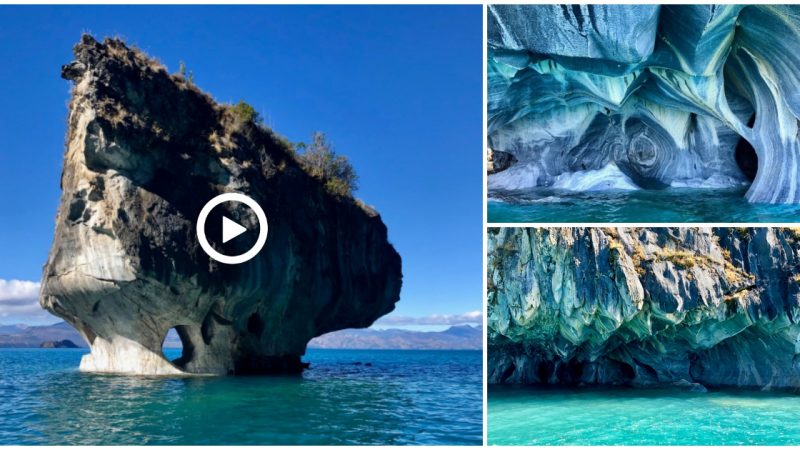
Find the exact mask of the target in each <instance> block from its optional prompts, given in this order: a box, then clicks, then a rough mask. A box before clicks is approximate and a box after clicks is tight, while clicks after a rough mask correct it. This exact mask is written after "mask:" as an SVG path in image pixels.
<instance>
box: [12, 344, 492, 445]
mask: <svg viewBox="0 0 800 450" xmlns="http://www.w3.org/2000/svg"><path fill="white" fill-rule="evenodd" d="M84 352H85V350H68V349H57V350H51V349H0V444H85V445H95V444H242V445H247V444H264V445H266V444H387V445H389V444H472V445H480V444H481V442H482V432H483V430H482V423H483V420H482V398H483V395H482V381H481V380H482V357H481V352H480V351H391V350H383V351H369V350H360V351H359V350H309V352H308V354H307V355H306V357H305V358H304V359H305V360H306V361H309V362H310V363H311V369H310V370H308V371H306V372H305V373H304V374H303V375H302V376H294V377H202V378H200V377H197V378H144V377H123V376H110V375H90V374H83V373H80V372H78V371H77V370H76V368H77V367H78V364H79V362H80V357H81V355H82V354H84ZM357 363H362V364H357ZM366 363H370V364H371V365H369V366H368V365H366Z"/></svg>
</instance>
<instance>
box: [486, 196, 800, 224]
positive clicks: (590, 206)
mask: <svg viewBox="0 0 800 450" xmlns="http://www.w3.org/2000/svg"><path fill="white" fill-rule="evenodd" d="M744 193H745V190H743V189H691V188H669V189H664V190H648V191H644V190H638V191H605V192H567V191H555V190H552V189H544V188H537V189H532V190H526V191H495V190H492V191H490V192H489V204H488V214H489V222H618V223H619V222H622V223H634V222H739V223H745V222H762V223H763V222H800V205H769V204H751V203H748V202H747V200H746V199H745V198H744Z"/></svg>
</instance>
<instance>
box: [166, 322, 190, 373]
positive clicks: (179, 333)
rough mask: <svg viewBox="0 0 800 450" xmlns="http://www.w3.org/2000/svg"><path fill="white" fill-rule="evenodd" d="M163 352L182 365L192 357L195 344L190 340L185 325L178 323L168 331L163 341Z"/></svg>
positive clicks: (172, 360) (177, 364)
mask: <svg viewBox="0 0 800 450" xmlns="http://www.w3.org/2000/svg"><path fill="white" fill-rule="evenodd" d="M161 353H162V354H163V355H164V357H165V358H167V359H168V360H169V361H170V362H171V363H173V364H175V365H176V366H182V365H184V364H186V363H188V362H189V361H190V360H191V359H192V356H194V345H192V342H191V341H190V340H189V335H188V332H187V328H186V326H185V325H178V326H175V327H174V328H170V329H169V331H167V334H166V335H165V336H164V341H163V342H162V343H161Z"/></svg>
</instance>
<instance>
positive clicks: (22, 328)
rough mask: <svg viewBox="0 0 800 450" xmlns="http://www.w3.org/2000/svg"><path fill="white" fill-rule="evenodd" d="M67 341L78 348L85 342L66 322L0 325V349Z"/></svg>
mask: <svg viewBox="0 0 800 450" xmlns="http://www.w3.org/2000/svg"><path fill="white" fill-rule="evenodd" d="M63 340H69V341H72V342H74V343H75V344H76V345H78V346H80V347H86V342H85V341H84V340H83V338H82V337H81V335H79V334H78V332H77V331H75V329H74V328H72V326H70V325H69V324H68V323H66V322H58V323H55V324H53V325H40V326H35V325H22V324H17V325H0V347H21V348H22V347H39V346H41V345H42V344H43V343H45V342H56V341H63Z"/></svg>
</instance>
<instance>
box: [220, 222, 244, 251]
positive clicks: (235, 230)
mask: <svg viewBox="0 0 800 450" xmlns="http://www.w3.org/2000/svg"><path fill="white" fill-rule="evenodd" d="M245 231H247V228H245V227H243V226H241V225H239V224H238V223H236V222H234V221H232V220H231V219H228V218H227V217H223V218H222V243H223V244H224V243H226V242H228V241H230V240H231V239H233V238H235V237H236V236H239V235H240V234H242V233H244V232H245Z"/></svg>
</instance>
